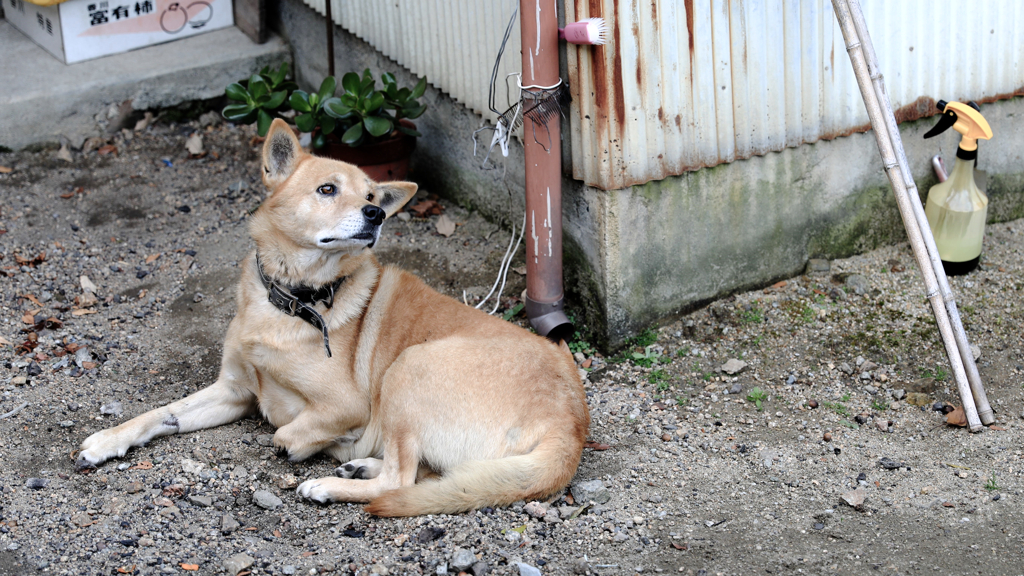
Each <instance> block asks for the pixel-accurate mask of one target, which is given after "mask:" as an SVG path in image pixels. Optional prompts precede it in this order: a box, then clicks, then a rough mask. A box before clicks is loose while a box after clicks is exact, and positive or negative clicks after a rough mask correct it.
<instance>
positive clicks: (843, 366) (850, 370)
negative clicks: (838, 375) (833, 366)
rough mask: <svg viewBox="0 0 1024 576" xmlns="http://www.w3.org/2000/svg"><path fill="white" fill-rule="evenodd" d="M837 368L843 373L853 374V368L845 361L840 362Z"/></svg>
mask: <svg viewBox="0 0 1024 576" xmlns="http://www.w3.org/2000/svg"><path fill="white" fill-rule="evenodd" d="M839 370H840V371H841V372H842V373H843V374H846V375H847V376H849V375H851V374H853V368H851V367H850V365H849V364H847V363H846V362H843V363H842V364H840V365H839Z"/></svg>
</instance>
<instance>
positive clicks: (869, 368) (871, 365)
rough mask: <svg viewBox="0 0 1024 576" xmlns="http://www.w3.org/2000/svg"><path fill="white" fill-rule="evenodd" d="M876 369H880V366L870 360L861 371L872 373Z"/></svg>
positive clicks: (862, 365) (863, 365) (862, 366)
mask: <svg viewBox="0 0 1024 576" xmlns="http://www.w3.org/2000/svg"><path fill="white" fill-rule="evenodd" d="M876 368H878V364H875V363H874V362H872V361H871V360H868V361H866V362H864V363H863V364H861V365H860V369H861V370H863V371H864V372H872V371H874V370H875V369H876Z"/></svg>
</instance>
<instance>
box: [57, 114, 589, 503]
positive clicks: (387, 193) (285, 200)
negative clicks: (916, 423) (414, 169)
mask: <svg viewBox="0 0 1024 576" xmlns="http://www.w3.org/2000/svg"><path fill="white" fill-rule="evenodd" d="M263 180H264V183H265V184H266V185H267V187H268V188H269V189H270V190H271V192H272V193H271V195H270V197H269V198H268V199H267V201H266V202H264V203H263V205H262V206H261V207H260V209H259V210H258V211H257V212H256V213H255V214H254V215H253V218H252V222H251V225H250V231H251V233H252V236H253V238H254V239H255V241H256V246H257V250H256V253H255V254H253V255H252V256H250V257H249V258H248V259H247V260H246V261H245V263H244V265H243V266H242V270H243V271H242V278H241V281H240V283H239V287H238V297H237V305H238V313H237V315H236V316H235V318H234V320H232V322H231V325H230V326H229V327H228V333H227V339H226V340H225V342H224V356H223V359H222V363H221V370H220V376H219V377H218V378H217V381H216V382H215V383H214V384H213V385H211V386H210V387H208V388H206V389H204V390H201V391H199V392H197V393H195V394H192V395H191V396H188V397H187V398H183V399H182V400H179V401H177V402H174V403H172V404H169V405H167V406H164V407H162V408H157V409H155V410H152V411H150V412H147V413H145V414H142V415H141V416H138V417H136V418H134V419H132V420H129V421H128V422H125V423H124V424H121V425H120V426H117V427H116V428H111V429H108V430H103V431H101V432H97V433H95V434H93V435H92V436H90V437H89V438H87V439H86V440H85V442H83V443H82V450H81V452H80V454H79V456H78V462H77V463H78V465H79V466H80V467H90V466H96V465H98V464H100V463H102V462H104V461H106V460H108V459H110V458H115V457H120V456H123V455H124V454H125V452H127V451H128V449H129V448H130V447H132V446H141V445H143V444H145V443H146V442H148V441H149V440H151V439H153V438H155V437H157V436H162V435H166V434H174V433H178V432H190V431H193V430H199V429H202V428H209V427H212V426H217V425H220V424H225V423H228V422H232V421H235V420H238V419H239V418H242V417H244V416H246V415H249V414H252V413H255V412H256V411H257V410H259V412H261V413H262V414H263V416H264V417H265V418H266V419H267V420H268V421H270V423H272V424H273V425H274V426H277V428H278V429H277V433H276V434H274V444H275V445H276V446H277V447H279V448H281V449H283V450H286V451H287V453H288V456H289V458H290V459H291V460H293V461H299V460H303V459H305V458H308V457H309V456H311V455H313V454H316V453H318V452H321V451H325V452H327V453H328V454H330V455H332V456H334V457H335V458H337V459H338V460H339V461H341V462H347V464H345V465H343V466H341V467H339V468H338V469H337V470H336V472H337V474H338V475H339V476H344V477H342V478H337V477H326V478H319V479H316V480H309V481H306V482H303V483H302V484H301V485H300V486H299V488H298V493H299V495H300V496H302V497H304V498H308V499H311V500H315V501H317V502H322V503H325V502H334V501H343V502H369V505H368V506H367V507H366V509H367V510H368V511H369V512H371V513H373V514H378V515H382V516H408V515H414V514H430V513H451V512H460V511H465V510H471V509H474V508H479V507H482V506H489V505H490V506H494V505H503V504H508V503H511V502H514V501H516V500H522V499H529V498H537V497H541V496H545V495H547V494H551V493H553V492H554V491H556V490H558V489H560V488H562V487H563V486H565V485H566V484H567V483H568V482H569V480H570V479H571V478H572V476H573V474H574V473H575V471H576V467H577V465H578V464H579V460H580V454H581V451H582V448H583V441H584V439H585V438H586V434H587V427H588V425H589V423H590V415H589V412H588V410H587V405H586V397H585V394H584V392H583V387H582V385H581V383H580V379H579V377H578V375H577V373H576V366H575V364H574V363H573V361H572V358H571V356H570V355H569V353H568V350H566V349H565V348H564V347H563V348H559V347H558V346H556V345H555V344H553V343H551V342H549V341H548V340H546V339H544V338H541V337H539V336H536V335H532V334H530V333H528V332H526V331H525V330H523V329H521V328H518V327H516V326H514V325H512V324H510V323H508V322H504V321H502V320H500V319H497V318H494V317H492V316H488V315H487V314H485V313H483V312H480V311H478V310H475V309H473V308H471V307H469V306H466V305H464V304H462V303H459V302H457V301H455V300H453V299H451V298H448V297H446V296H442V295H441V294H438V293H437V292H435V291H434V290H431V289H430V288H429V287H427V286H426V285H425V284H423V282H422V281H420V280H419V279H418V278H416V277H415V276H413V275H411V274H409V273H407V272H403V271H401V270H398V269H396V268H391V267H382V266H381V265H380V264H379V263H378V262H377V260H376V258H374V256H373V254H372V253H371V251H370V250H369V248H370V247H372V246H373V244H374V243H375V242H376V240H377V238H378V237H379V236H380V226H381V223H382V221H383V220H384V218H385V217H386V216H391V215H392V214H394V213H395V212H397V211H398V209H399V208H401V207H402V206H403V205H404V204H405V203H406V202H407V201H408V200H409V199H410V198H412V196H413V194H415V192H416V185H415V184H411V183H408V182H388V183H384V184H375V183H373V182H371V181H370V180H369V179H368V178H367V177H366V175H365V174H363V172H362V171H360V170H359V169H358V168H356V167H354V166H351V165H348V164H345V163H342V162H337V161H333V160H328V159H324V158H318V157H315V156H311V155H309V154H307V153H305V152H303V151H302V149H301V148H300V146H299V142H298V141H297V140H296V139H295V136H294V134H293V133H292V132H291V130H290V129H289V128H288V127H287V125H286V124H285V123H284V122H282V121H281V120H275V121H274V124H273V125H272V126H271V128H270V133H269V134H268V135H267V140H266V143H265V144H264V147H263ZM421 467H422V468H423V470H424V471H425V472H428V473H432V474H436V475H438V476H439V478H432V479H421V481H420V482H418V483H417V482H416V480H417V472H418V471H419V470H420V469H421ZM432 474H425V475H432ZM360 477H361V479H360Z"/></svg>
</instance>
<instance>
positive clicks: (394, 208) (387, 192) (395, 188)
mask: <svg viewBox="0 0 1024 576" xmlns="http://www.w3.org/2000/svg"><path fill="white" fill-rule="evenodd" d="M418 188H419V186H417V185H416V184H414V183H412V182H382V183H380V184H377V198H378V200H379V202H380V207H381V208H383V209H384V213H385V214H387V215H388V218H391V217H392V216H394V214H395V213H396V212H398V211H399V210H400V209H401V208H402V206H405V203H406V202H408V201H409V200H410V199H411V198H412V197H413V196H414V195H415V194H416V190H417V189H418Z"/></svg>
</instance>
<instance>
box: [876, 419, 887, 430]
mask: <svg viewBox="0 0 1024 576" xmlns="http://www.w3.org/2000/svg"><path fill="white" fill-rule="evenodd" d="M875 427H876V428H878V430H879V431H880V432H888V431H889V421H888V420H875Z"/></svg>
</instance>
